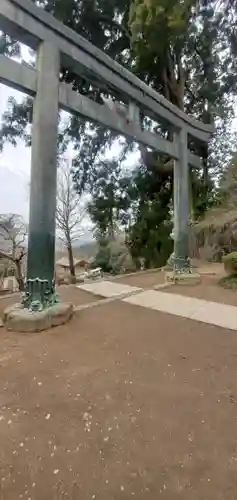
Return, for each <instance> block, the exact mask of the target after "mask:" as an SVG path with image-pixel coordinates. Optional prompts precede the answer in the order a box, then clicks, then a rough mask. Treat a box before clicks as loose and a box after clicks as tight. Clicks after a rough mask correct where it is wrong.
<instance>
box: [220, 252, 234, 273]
mask: <svg viewBox="0 0 237 500" xmlns="http://www.w3.org/2000/svg"><path fill="white" fill-rule="evenodd" d="M223 263H224V268H225V270H226V272H228V273H229V274H230V275H231V276H233V275H235V276H236V277H237V252H231V253H229V254H228V255H224V257H223Z"/></svg>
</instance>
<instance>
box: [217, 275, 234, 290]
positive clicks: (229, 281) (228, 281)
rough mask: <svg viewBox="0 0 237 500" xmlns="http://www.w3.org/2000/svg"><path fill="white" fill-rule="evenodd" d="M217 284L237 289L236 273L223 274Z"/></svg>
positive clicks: (229, 288)
mask: <svg viewBox="0 0 237 500" xmlns="http://www.w3.org/2000/svg"><path fill="white" fill-rule="evenodd" d="M219 285H220V286H222V287H223V288H227V289H228V290H237V274H230V275H229V276H224V277H223V278H221V279H220V280H219Z"/></svg>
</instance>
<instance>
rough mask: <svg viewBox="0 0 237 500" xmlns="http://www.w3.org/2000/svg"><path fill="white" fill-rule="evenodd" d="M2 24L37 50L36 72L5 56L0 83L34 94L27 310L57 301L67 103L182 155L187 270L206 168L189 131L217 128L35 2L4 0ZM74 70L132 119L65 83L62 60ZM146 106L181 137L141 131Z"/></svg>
mask: <svg viewBox="0 0 237 500" xmlns="http://www.w3.org/2000/svg"><path fill="white" fill-rule="evenodd" d="M0 29H1V30H3V31H4V32H5V33H6V34H8V35H10V36H12V37H13V38H14V39H16V40H19V41H20V42H22V43H24V44H26V45H27V46H29V47H31V48H32V49H35V50H36V51H37V68H36V70H35V69H33V68H32V67H30V66H28V65H26V64H19V63H17V62H15V61H13V60H11V59H9V58H7V57H4V56H0V82H2V83H4V84H7V85H9V86H11V87H13V88H16V89H18V90H21V91H23V92H25V93H26V94H28V95H31V96H33V97H34V98H35V99H34V109H33V126H32V158H31V190H30V222H29V242H28V265H27V280H26V300H25V308H28V309H30V310H32V309H37V310H41V309H45V308H47V307H48V306H49V305H52V304H53V303H54V302H55V290H54V258H55V211H56V183H57V168H56V153H57V118H58V110H59V108H61V109H64V110H66V111H68V112H70V113H72V114H73V113H74V114H77V115H80V116H83V117H84V118H87V119H88V120H90V121H94V122H97V123H100V124H102V125H104V126H106V127H108V128H110V129H112V130H114V131H116V132H118V133H119V134H122V135H125V136H127V137H130V138H132V139H134V140H135V141H137V142H138V143H140V144H143V145H145V146H148V147H149V148H151V149H153V150H156V151H159V152H161V153H164V154H166V155H167V156H168V157H171V158H173V159H174V236H175V237H174V256H175V269H177V270H178V271H179V272H180V271H181V270H187V271H189V268H188V263H187V257H188V254H189V252H188V232H189V230H188V227H189V170H188V165H189V164H190V165H192V166H194V167H196V168H199V167H201V161H200V158H198V157H197V156H195V155H193V154H192V153H190V152H189V151H188V137H191V138H192V139H194V140H195V139H196V140H198V141H199V142H202V143H207V142H208V141H209V138H210V135H211V133H212V131H213V129H212V127H211V126H209V125H205V124H203V123H201V122H199V121H197V120H195V119H193V118H191V117H190V116H188V115H186V114H185V113H184V112H182V111H181V110H180V109H178V108H176V107H175V106H174V105H172V104H171V103H170V102H169V101H168V100H166V99H165V98H164V97H163V96H161V95H160V94H158V93H157V92H156V91H154V90H153V89H151V88H150V87H149V86H148V85H146V84H145V83H143V82H142V81H141V80H139V78H137V77H136V76H134V75H133V74H132V73H130V72H129V71H127V70H126V69H125V68H123V67H122V66H120V65H119V64H118V63H116V62H115V61H113V60H112V59H111V58H110V57H108V56H107V55H105V54H104V53H103V52H102V51H101V50H99V49H97V48H96V47H94V46H93V45H92V44H91V43H89V42H88V41H87V40H85V39H84V38H83V37H81V36H79V35H78V34H77V33H75V32H74V31H73V30H71V29H69V28H68V27H66V26H65V25H64V24H62V23H61V22H59V21H58V20H57V19H56V18H54V17H53V16H52V15H50V14H48V13H46V12H45V11H44V10H43V9H42V8H39V7H37V6H35V5H34V4H33V2H31V1H30V0H0ZM61 64H63V66H64V67H66V68H68V69H71V70H73V72H74V73H76V74H78V75H80V76H83V78H85V79H87V80H88V81H90V82H93V83H94V84H96V86H97V87H99V88H101V89H104V90H107V91H109V93H110V94H111V95H112V96H114V97H116V99H118V100H119V101H122V102H123V103H125V104H126V106H127V109H128V116H129V119H128V120H127V119H126V118H125V117H124V116H122V115H121V114H116V113H114V112H112V111H111V109H109V107H108V106H106V105H104V106H103V105H100V104H97V103H95V102H93V101H92V100H90V99H88V98H87V97H85V96H83V95H81V94H79V93H77V92H75V91H73V90H72V89H71V87H70V85H67V84H64V83H60V82H59V71H60V66H61ZM140 111H143V113H144V114H145V115H146V116H149V117H150V118H152V119H154V120H156V121H159V120H160V121H162V123H165V124H166V125H167V129H168V128H169V129H172V130H173V132H174V133H173V141H172V142H171V141H168V140H165V139H163V138H162V137H161V136H159V135H157V134H154V133H152V132H148V131H145V130H141V127H140V119H139V117H140Z"/></svg>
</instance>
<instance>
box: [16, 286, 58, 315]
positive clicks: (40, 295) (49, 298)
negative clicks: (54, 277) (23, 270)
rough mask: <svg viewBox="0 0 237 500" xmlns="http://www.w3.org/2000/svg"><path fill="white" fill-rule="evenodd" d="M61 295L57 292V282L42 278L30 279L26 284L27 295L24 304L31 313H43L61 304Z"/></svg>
mask: <svg viewBox="0 0 237 500" xmlns="http://www.w3.org/2000/svg"><path fill="white" fill-rule="evenodd" d="M59 300H60V299H59V295H58V294H56V292H55V282H54V281H48V280H42V279H40V278H35V279H28V280H26V283H25V293H24V294H23V297H22V303H23V305H24V307H25V308H27V309H29V310H30V311H42V310H43V309H45V308H47V307H51V306H53V305H54V304H57V303H58V302H59Z"/></svg>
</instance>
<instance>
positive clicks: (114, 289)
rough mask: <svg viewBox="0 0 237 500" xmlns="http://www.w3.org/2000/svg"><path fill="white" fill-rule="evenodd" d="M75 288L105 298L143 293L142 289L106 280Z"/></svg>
mask: <svg viewBox="0 0 237 500" xmlns="http://www.w3.org/2000/svg"><path fill="white" fill-rule="evenodd" d="M77 288H80V290H85V291H86V292H91V293H93V294H95V295H100V296H101V297H106V298H110V297H119V296H121V295H124V294H128V295H130V294H132V293H135V292H142V291H143V289H142V288H138V287H136V286H130V285H125V284H124V283H117V282H114V281H106V280H101V281H94V282H93V283H84V284H83V285H78V286H77Z"/></svg>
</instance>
